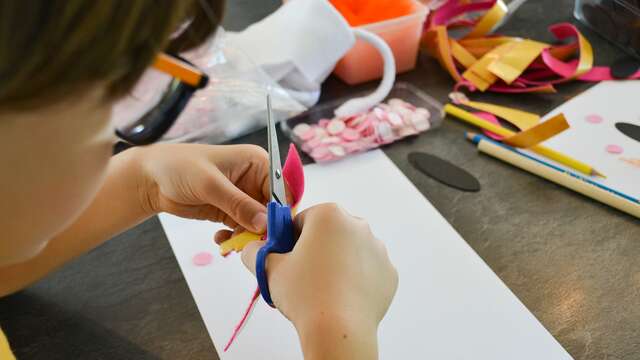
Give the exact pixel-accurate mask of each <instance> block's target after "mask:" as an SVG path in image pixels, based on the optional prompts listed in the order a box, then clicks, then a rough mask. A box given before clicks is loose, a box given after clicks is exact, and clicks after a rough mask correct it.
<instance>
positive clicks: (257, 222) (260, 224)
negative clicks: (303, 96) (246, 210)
mask: <svg viewBox="0 0 640 360" xmlns="http://www.w3.org/2000/svg"><path fill="white" fill-rule="evenodd" d="M251 225H253V227H254V228H255V229H256V230H258V232H260V233H263V232H264V231H265V230H267V214H265V213H263V212H259V213H257V214H256V215H255V216H254V217H253V220H251Z"/></svg>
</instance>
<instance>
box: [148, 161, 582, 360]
mask: <svg viewBox="0 0 640 360" xmlns="http://www.w3.org/2000/svg"><path fill="white" fill-rule="evenodd" d="M305 177H306V183H307V184H306V193H305V195H304V198H303V201H302V204H301V208H302V209H304V208H306V207H309V206H311V205H314V204H318V203H323V202H337V203H339V204H340V205H341V206H343V207H344V208H345V209H346V210H347V211H349V212H350V213H352V214H354V215H358V216H361V217H364V218H366V219H367V220H368V221H369V223H370V224H371V227H372V229H373V232H374V234H376V236H377V237H379V238H380V239H382V240H383V241H384V242H385V243H386V245H387V247H388V249H389V254H390V256H391V259H392V261H393V262H394V264H395V265H396V267H397V268H398V272H399V275H400V286H399V288H398V293H397V295H396V298H395V299H394V302H393V304H392V306H391V308H390V310H389V313H388V314H387V316H386V318H385V319H384V320H383V322H382V324H381V326H380V331H379V346H380V358H381V359H437V360H447V359H451V360H453V359H456V360H461V359H470V360H471V359H473V360H501V359H504V360H513V359H518V360H540V359H545V360H556V359H571V357H570V356H569V354H568V353H567V352H566V351H565V350H564V349H563V348H562V346H560V344H559V343H558V342H557V341H556V340H555V339H554V338H553V337H552V336H551V335H550V334H549V333H548V332H547V330H546V329H545V328H544V327H543V326H542V325H541V324H540V322H538V321H537V319H536V318H535V317H534V316H533V315H532V314H531V313H530V312H529V311H528V310H527V309H526V308H525V307H524V305H523V304H522V303H521V302H520V301H519V300H518V298H516V296H515V295H513V293H511V291H509V289H508V288H507V287H506V286H505V285H504V284H503V283H502V281H501V280H500V279H499V278H498V277H497V276H496V275H495V274H494V273H493V272H492V271H491V269H490V268H489V267H488V266H487V265H486V264H485V263H484V262H483V261H482V259H480V257H479V256H478V255H477V254H476V253H475V252H474V251H473V250H472V249H471V248H470V247H469V245H468V244H467V243H466V242H465V241H464V240H463V239H462V238H461V237H460V235H458V233H456V231H455V230H454V229H453V228H452V227H451V225H449V223H447V221H446V220H445V219H444V218H443V217H442V216H441V215H440V214H439V213H438V211H437V210H436V209H435V208H434V207H433V206H432V205H431V204H430V203H429V202H428V201H427V200H426V199H425V198H424V197H423V196H422V194H421V193H420V192H419V191H418V190H417V189H416V188H415V187H414V186H413V184H411V182H409V180H408V179H407V178H406V177H405V176H404V175H403V174H402V173H401V172H400V170H399V169H398V168H397V167H396V166H395V165H394V164H393V163H392V162H391V161H390V160H389V159H388V158H387V157H386V156H385V155H384V153H383V152H381V151H380V150H376V151H371V152H369V153H366V154H362V155H359V156H354V157H351V158H348V159H345V160H343V161H339V162H336V163H333V164H328V165H310V166H306V167H305ZM160 220H161V221H162V225H163V227H164V229H165V231H166V234H167V237H168V238H169V241H170V243H171V246H172V247H173V250H174V252H175V254H176V257H177V259H178V262H179V264H180V267H181V269H182V272H183V273H184V276H185V278H186V280H187V283H188V284H189V288H190V289H191V292H192V294H193V296H194V298H195V301H196V304H197V305H198V308H199V310H200V313H201V314H202V317H203V319H204V322H205V324H206V326H207V329H208V331H209V334H210V335H211V338H212V340H213V343H214V344H215V347H216V349H218V352H219V355H220V359H223V360H230V359H251V360H253V359H280V360H285V359H301V358H302V353H301V350H300V346H299V343H298V339H297V335H296V332H295V329H294V328H293V326H292V325H291V324H290V323H289V322H288V321H287V320H286V319H285V318H284V317H283V316H281V315H280V314H279V313H278V311H277V310H273V309H271V308H269V307H268V306H267V305H266V304H265V303H264V302H263V301H262V300H260V301H259V303H258V304H257V306H256V308H255V310H254V313H253V316H252V317H251V318H250V319H249V322H248V324H247V326H246V327H245V328H244V330H243V332H242V333H241V334H240V336H239V338H238V339H237V341H236V343H235V344H234V345H233V346H232V347H231V349H229V351H228V352H226V353H223V352H222V349H223V347H224V345H225V344H226V342H227V340H228V339H229V337H230V336H231V333H232V331H233V328H234V326H235V324H236V323H237V322H238V320H239V319H240V318H241V316H242V313H243V310H244V309H245V307H246V306H247V304H248V301H249V299H250V297H251V295H252V293H253V291H254V289H255V287H256V282H255V279H254V278H253V277H252V275H250V273H249V272H248V271H247V270H245V268H244V267H243V266H242V263H241V262H240V258H239V256H238V255H237V254H234V255H231V256H229V257H228V258H226V259H225V258H222V257H220V256H218V255H217V249H216V247H215V246H214V245H213V240H212V237H213V234H214V232H215V231H216V230H218V229H220V226H218V225H215V224H211V223H207V222H198V221H189V220H183V219H178V218H176V217H173V216H170V215H165V214H163V215H161V216H160ZM203 250H206V251H210V252H214V253H215V254H216V257H215V259H214V261H213V263H212V264H210V265H208V266H205V267H197V266H195V265H193V264H192V260H191V259H192V257H193V255H195V254H196V253H198V252H200V251H203Z"/></svg>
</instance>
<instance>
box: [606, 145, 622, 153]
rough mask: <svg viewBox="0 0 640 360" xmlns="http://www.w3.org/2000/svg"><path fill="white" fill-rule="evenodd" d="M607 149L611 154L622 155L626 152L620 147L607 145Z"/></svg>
mask: <svg viewBox="0 0 640 360" xmlns="http://www.w3.org/2000/svg"><path fill="white" fill-rule="evenodd" d="M606 149H607V152H608V153H609V154H622V152H623V151H624V150H623V149H622V146H620V145H607V147H606Z"/></svg>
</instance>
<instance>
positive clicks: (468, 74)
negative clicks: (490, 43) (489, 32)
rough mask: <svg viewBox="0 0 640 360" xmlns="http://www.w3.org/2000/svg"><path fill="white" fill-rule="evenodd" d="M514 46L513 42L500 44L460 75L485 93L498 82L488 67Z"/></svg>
mask: <svg viewBox="0 0 640 360" xmlns="http://www.w3.org/2000/svg"><path fill="white" fill-rule="evenodd" d="M513 46H514V43H513V42H508V43H505V44H502V45H500V46H498V47H496V48H495V49H493V50H491V51H490V52H489V53H487V54H486V55H485V56H483V57H482V58H481V59H480V60H478V61H476V62H475V63H474V64H473V65H472V66H471V67H470V68H468V69H467V71H465V72H464V73H463V74H462V77H464V78H465V79H467V80H469V82H471V83H472V84H473V85H474V86H475V87H477V88H478V89H479V90H480V91H485V90H487V89H488V88H489V86H491V85H492V84H493V83H495V82H496V81H497V80H498V77H497V76H495V75H494V74H493V73H491V72H490V71H489V69H488V67H489V65H491V63H493V62H494V61H496V60H497V59H499V58H500V57H501V56H502V55H504V54H506V53H508V52H509V51H510V50H511V48H512V47H513Z"/></svg>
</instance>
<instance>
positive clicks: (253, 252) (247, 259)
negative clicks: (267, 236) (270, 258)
mask: <svg viewBox="0 0 640 360" xmlns="http://www.w3.org/2000/svg"><path fill="white" fill-rule="evenodd" d="M265 244H266V242H264V241H253V242H250V243H248V244H247V246H245V247H244V249H243V250H242V263H243V264H244V266H245V267H246V268H247V269H249V271H251V273H252V274H253V275H255V274H256V256H257V254H258V250H260V248H261V247H263V246H264V245H265Z"/></svg>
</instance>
